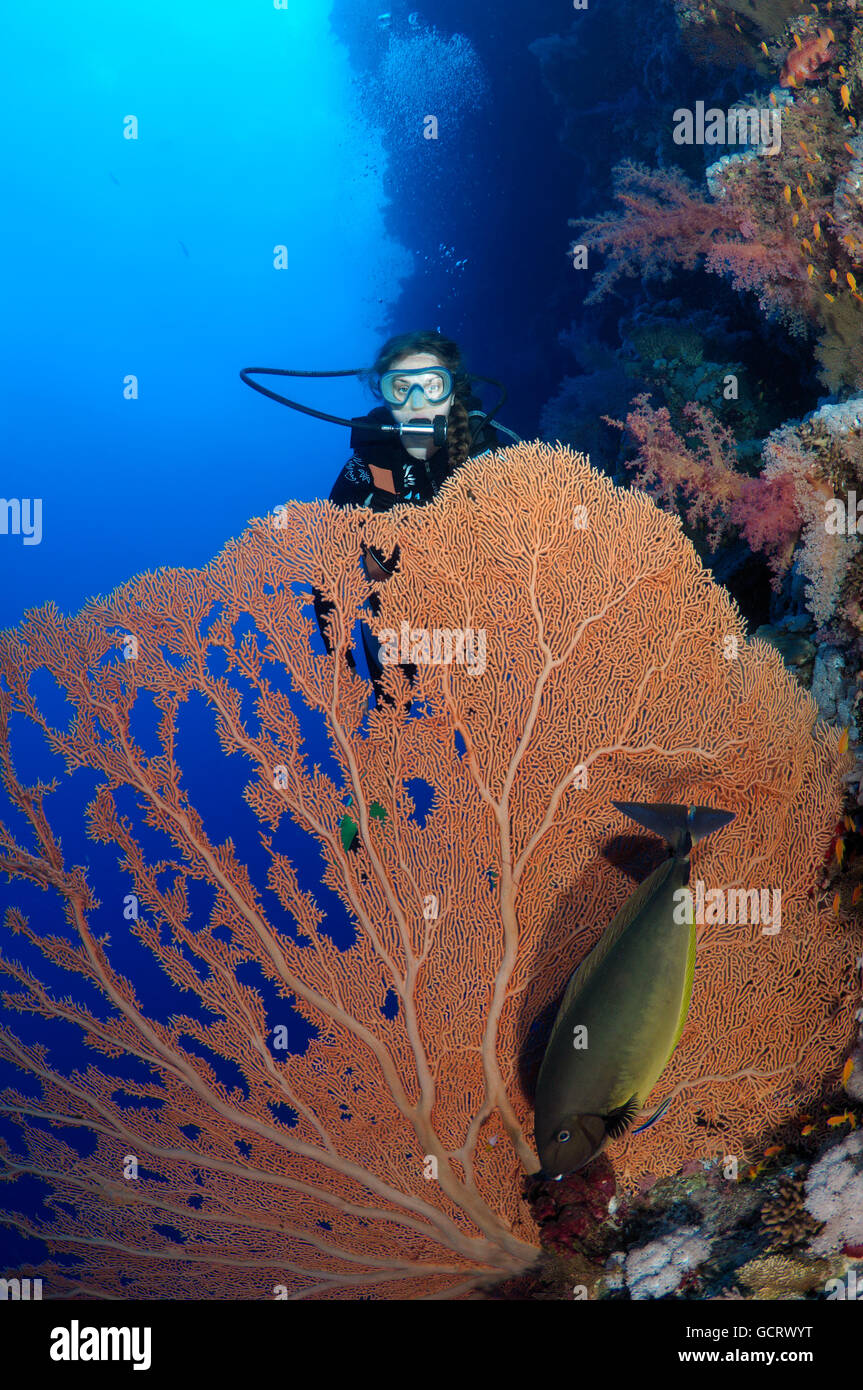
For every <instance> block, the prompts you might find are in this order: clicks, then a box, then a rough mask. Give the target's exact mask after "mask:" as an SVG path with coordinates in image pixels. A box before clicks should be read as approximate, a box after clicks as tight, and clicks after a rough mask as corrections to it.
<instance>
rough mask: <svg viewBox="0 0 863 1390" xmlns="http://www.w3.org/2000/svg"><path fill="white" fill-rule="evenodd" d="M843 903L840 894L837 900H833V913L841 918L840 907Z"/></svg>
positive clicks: (837, 895) (836, 897)
mask: <svg viewBox="0 0 863 1390" xmlns="http://www.w3.org/2000/svg"><path fill="white" fill-rule="evenodd" d="M841 901H842V899H841V898H840V896H839V894H838V893H837V894H836V896H835V898H834V899H833V911H834V912H835V913H836V916H837V917H838V916H839V905H840V903H841Z"/></svg>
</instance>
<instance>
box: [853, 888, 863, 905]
mask: <svg viewBox="0 0 863 1390" xmlns="http://www.w3.org/2000/svg"><path fill="white" fill-rule="evenodd" d="M861 897H863V883H858V884H857V887H856V888H855V889H854V892H853V893H852V894H851V906H852V907H856V906H857V904H858V903H859V901H860V899H861Z"/></svg>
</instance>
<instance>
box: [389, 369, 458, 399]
mask: <svg viewBox="0 0 863 1390" xmlns="http://www.w3.org/2000/svg"><path fill="white" fill-rule="evenodd" d="M415 391H419V392H420V393H421V395H423V396H425V398H426V400H427V401H428V402H429V404H431V405H439V404H441V402H443V401H445V400H448V399H449V397H450V396H451V395H452V373H451V372H450V371H448V370H447V368H446V367H411V368H409V369H408V370H407V371H405V370H402V371H392V372H384V373H383V375H382V376H381V393H382V395H383V398H384V400H385V401H387V402H388V403H389V404H390V405H404V404H405V403H407V404H408V405H414V404H415V396H414V392H415Z"/></svg>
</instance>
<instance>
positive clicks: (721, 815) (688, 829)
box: [611, 801, 735, 854]
mask: <svg viewBox="0 0 863 1390" xmlns="http://www.w3.org/2000/svg"><path fill="white" fill-rule="evenodd" d="M611 804H612V806H614V807H615V808H616V809H617V810H618V811H622V812H623V814H624V815H625V816H629V819H630V820H634V821H635V822H636V824H637V825H641V826H643V827H644V829H645V830H652V831H653V833H654V834H655V835H661V836H662V838H663V840H666V841H667V842H668V844H669V845H670V846H671V848H672V850H673V851H674V853H675V854H677V853H682V854H688V852H689V849H690V847H691V846H692V845H696V844H698V841H699V840H703V839H705V838H706V837H707V836H708V835H712V834H713V832H714V830H721V829H722V827H723V825H728V824H730V822H731V821H733V820H734V817H735V812H734V811H715V810H714V809H713V807H711V806H675V805H670V804H668V803H660V802H648V801H612V803H611Z"/></svg>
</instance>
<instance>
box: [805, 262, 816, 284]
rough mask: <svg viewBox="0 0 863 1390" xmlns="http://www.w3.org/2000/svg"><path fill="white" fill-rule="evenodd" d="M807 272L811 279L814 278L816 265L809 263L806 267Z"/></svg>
mask: <svg viewBox="0 0 863 1390" xmlns="http://www.w3.org/2000/svg"><path fill="white" fill-rule="evenodd" d="M806 274H807V275H808V276H809V279H810V280H811V279H812V276H813V275H814V274H815V267H814V265H812V264H809V265H808V266H807V267H806Z"/></svg>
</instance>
